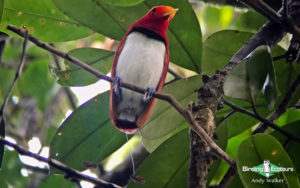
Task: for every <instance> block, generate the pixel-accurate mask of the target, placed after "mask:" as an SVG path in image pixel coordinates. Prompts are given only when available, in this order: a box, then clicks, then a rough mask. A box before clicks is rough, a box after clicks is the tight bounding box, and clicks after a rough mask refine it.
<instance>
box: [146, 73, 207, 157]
mask: <svg viewBox="0 0 300 188" xmlns="http://www.w3.org/2000/svg"><path fill="white" fill-rule="evenodd" d="M201 84H202V80H201V76H199V75H198V76H193V77H190V78H187V79H182V80H179V81H176V82H173V83H171V84H169V85H167V86H166V87H164V89H163V91H162V93H170V94H172V95H173V97H175V98H176V99H177V101H178V102H179V103H180V104H182V105H183V106H187V105H188V103H189V102H190V101H193V100H195V99H196V98H197V96H196V95H197V94H196V92H195V90H196V89H197V88H199V87H201ZM185 123H186V121H185V120H184V118H183V117H182V116H181V115H180V114H178V112H177V111H176V110H175V109H174V108H173V107H172V106H171V105H170V104H169V103H167V102H165V101H162V100H158V101H157V103H156V105H155V108H154V109H153V111H152V113H151V115H150V117H149V119H148V120H147V122H146V124H145V125H144V127H143V128H142V129H141V134H142V140H143V143H144V145H145V147H146V148H147V150H149V151H150V152H151V151H153V150H154V149H155V148H156V147H157V146H158V145H159V144H161V143H162V142H164V141H165V140H166V139H168V138H169V137H170V136H172V135H174V134H175V133H176V132H178V130H180V129H181V128H183V127H186V126H187V125H186V124H185ZM169 133H170V134H169ZM168 134H169V135H168ZM144 141H145V142H144Z"/></svg>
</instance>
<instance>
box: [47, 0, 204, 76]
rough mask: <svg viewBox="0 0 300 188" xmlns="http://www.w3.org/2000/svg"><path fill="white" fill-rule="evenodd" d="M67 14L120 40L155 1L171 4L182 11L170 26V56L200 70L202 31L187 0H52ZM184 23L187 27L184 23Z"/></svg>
mask: <svg viewBox="0 0 300 188" xmlns="http://www.w3.org/2000/svg"><path fill="white" fill-rule="evenodd" d="M52 2H53V3H54V4H55V5H56V6H57V7H58V8H59V9H60V10H62V11H63V12H64V13H65V14H66V15H67V16H69V17H71V18H72V19H74V20H76V21H78V22H80V23H81V24H83V25H85V26H87V27H89V28H91V29H93V30H94V31H96V32H98V33H101V34H103V35H105V36H108V37H110V38H113V39H116V40H121V38H122V37H123V35H124V33H125V32H126V30H127V29H128V28H129V26H130V25H131V24H132V23H133V22H134V21H136V20H137V19H139V18H141V17H142V16H144V15H145V14H146V12H147V11H149V10H150V8H151V7H153V6H156V5H161V4H163V5H170V6H173V7H176V8H179V9H180V11H178V13H177V14H176V16H175V18H174V19H173V20H172V21H171V23H170V25H169V29H168V37H169V43H170V60H171V61H172V62H173V63H175V64H177V65H179V66H181V67H184V68H186V69H190V70H193V71H196V72H200V67H201V56H202V54H201V53H202V35H201V29H200V25H199V22H198V20H197V17H196V15H195V13H194V11H193V9H192V7H191V5H190V4H189V2H188V1H186V0H179V1H167V0H147V1H144V2H142V3H140V4H138V5H136V6H131V7H115V6H111V5H108V4H105V3H100V2H96V1H94V0H86V1H85V2H84V3H82V1H81V0H64V1H60V0H52ZM182 23H184V27H183V25H182Z"/></svg>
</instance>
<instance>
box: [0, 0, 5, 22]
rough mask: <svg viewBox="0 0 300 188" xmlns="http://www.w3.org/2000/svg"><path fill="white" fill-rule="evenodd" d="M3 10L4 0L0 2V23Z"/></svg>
mask: <svg viewBox="0 0 300 188" xmlns="http://www.w3.org/2000/svg"><path fill="white" fill-rule="evenodd" d="M3 9H4V0H0V21H1V20H2V14H3Z"/></svg>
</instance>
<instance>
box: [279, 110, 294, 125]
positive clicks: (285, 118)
mask: <svg viewBox="0 0 300 188" xmlns="http://www.w3.org/2000/svg"><path fill="white" fill-rule="evenodd" d="M297 120H300V110H295V109H287V110H286V112H285V113H284V114H283V115H281V116H280V117H279V118H278V120H276V124H277V125H278V126H285V125H286V124H289V123H292V122H295V121H297Z"/></svg>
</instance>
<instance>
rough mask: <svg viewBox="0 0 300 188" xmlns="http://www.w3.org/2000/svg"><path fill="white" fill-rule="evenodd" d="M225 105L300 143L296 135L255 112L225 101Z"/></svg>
mask: <svg viewBox="0 0 300 188" xmlns="http://www.w3.org/2000/svg"><path fill="white" fill-rule="evenodd" d="M224 104H226V105H228V106H230V107H231V108H232V109H234V110H236V111H238V112H241V113H243V114H246V115H248V116H251V117H253V118H255V119H257V120H259V121H261V122H263V123H264V124H266V125H267V126H269V127H271V128H273V129H275V130H276V131H278V132H280V133H281V134H283V135H285V136H287V137H289V138H291V139H293V140H295V141H297V142H300V138H299V137H297V136H296V135H294V134H292V133H290V132H288V131H286V130H284V129H282V128H281V127H279V126H278V125H276V124H275V123H273V122H272V121H270V120H268V119H265V118H263V117H262V116H260V115H259V114H255V113H253V112H250V111H249V110H246V109H244V108H242V107H239V106H237V105H235V104H233V103H232V102H229V101H226V100H224Z"/></svg>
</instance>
